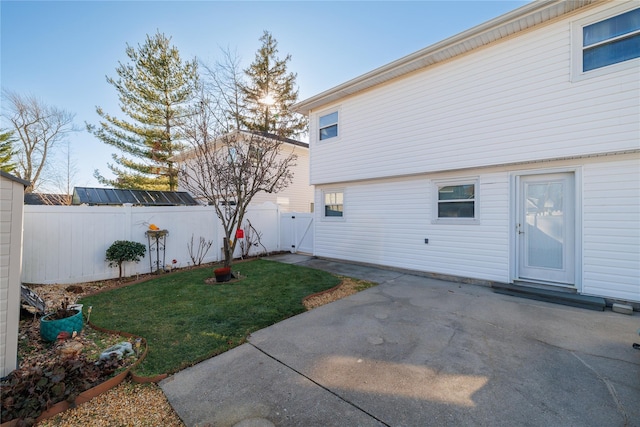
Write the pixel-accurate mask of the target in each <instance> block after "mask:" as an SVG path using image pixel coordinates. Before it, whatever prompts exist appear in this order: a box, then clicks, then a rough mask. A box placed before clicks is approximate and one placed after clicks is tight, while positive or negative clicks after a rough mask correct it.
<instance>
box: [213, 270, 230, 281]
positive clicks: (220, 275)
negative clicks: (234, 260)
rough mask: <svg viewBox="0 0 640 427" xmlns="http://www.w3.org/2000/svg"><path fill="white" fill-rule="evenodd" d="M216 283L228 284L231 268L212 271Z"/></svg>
mask: <svg viewBox="0 0 640 427" xmlns="http://www.w3.org/2000/svg"><path fill="white" fill-rule="evenodd" d="M213 274H214V275H215V276H216V282H228V281H229V280H231V267H220V268H216V269H215V270H213Z"/></svg>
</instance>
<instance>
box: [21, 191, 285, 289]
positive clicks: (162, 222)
mask: <svg viewBox="0 0 640 427" xmlns="http://www.w3.org/2000/svg"><path fill="white" fill-rule="evenodd" d="M246 219H247V220H248V221H250V223H251V225H252V226H253V227H254V228H255V229H256V230H257V231H258V232H259V233H260V234H261V239H260V242H261V245H254V246H252V247H251V251H250V253H249V255H253V254H256V253H262V252H263V251H264V248H263V246H264V247H265V248H266V250H267V251H269V252H275V251H279V250H281V249H280V213H279V211H278V207H277V206H276V205H275V204H272V203H265V204H264V205H260V206H256V207H252V208H250V209H249V210H248V212H247V218H246ZM149 224H155V225H157V226H158V227H159V228H160V229H166V230H167V231H168V235H167V236H166V242H165V252H164V261H165V264H172V261H173V260H174V259H175V260H176V261H177V263H176V264H175V266H177V267H186V266H189V265H192V264H193V261H192V259H191V256H190V254H189V247H190V245H191V239H192V237H193V252H194V253H195V252H197V250H198V245H199V242H200V237H203V238H204V239H205V241H213V244H212V246H211V248H210V249H209V251H208V252H207V255H206V257H205V258H204V259H203V260H202V263H208V262H216V261H220V260H222V258H223V256H222V246H223V237H224V231H223V230H222V225H221V223H220V221H219V219H218V217H217V215H216V213H215V209H214V208H213V207H211V206H176V207H133V206H116V207H113V206H109V207H106V206H105V207H103V206H25V207H24V248H23V267H22V281H23V282H24V283H38V284H52V283H62V284H70V283H81V282H89V281H96V280H105V279H111V278H117V277H118V268H117V267H109V265H108V262H107V261H105V257H106V251H107V248H108V247H109V246H111V244H112V243H113V242H114V241H116V240H132V241H136V242H140V243H142V244H144V245H145V246H146V247H147V254H146V256H145V258H144V259H142V260H141V261H140V262H138V263H125V264H124V272H123V276H133V275H136V274H146V273H149V272H151V271H155V269H156V268H157V266H156V263H155V261H156V259H155V258H156V252H155V250H154V251H153V253H152V254H151V257H152V263H151V266H150V259H149V256H150V254H149V250H148V240H147V237H146V235H145V232H146V231H147V230H148V229H149ZM246 225H247V222H244V223H243V227H246ZM238 246H239V245H238ZM283 249H284V250H288V249H289V248H283ZM236 256H240V251H239V249H238V248H237V252H236ZM162 261H163V259H162V256H161V259H160V262H161V263H162Z"/></svg>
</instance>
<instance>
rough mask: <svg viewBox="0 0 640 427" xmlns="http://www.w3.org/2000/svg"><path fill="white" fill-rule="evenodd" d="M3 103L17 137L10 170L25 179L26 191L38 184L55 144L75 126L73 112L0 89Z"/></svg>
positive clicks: (34, 98) (35, 187)
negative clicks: (12, 167)
mask: <svg viewBox="0 0 640 427" xmlns="http://www.w3.org/2000/svg"><path fill="white" fill-rule="evenodd" d="M2 95H3V98H4V99H5V102H6V103H7V105H8V107H7V113H6V114H5V117H6V118H7V120H9V122H10V123H11V124H12V126H13V130H14V135H15V136H16V137H17V140H18V142H17V150H16V151H17V152H16V154H15V157H16V163H17V165H16V168H15V170H14V173H15V174H16V175H17V176H18V177H19V178H22V179H24V180H25V181H29V182H30V185H29V186H28V187H27V189H26V191H27V192H32V191H34V189H37V188H38V185H39V184H40V183H41V180H42V173H43V171H44V169H45V167H46V165H47V163H48V160H49V158H50V156H51V153H52V150H53V149H54V148H55V146H56V145H57V144H58V143H59V142H60V141H62V140H64V139H65V137H66V136H67V135H68V134H69V133H70V132H74V131H75V130H76V129H75V128H74V126H73V119H74V117H75V114H72V113H70V112H68V111H66V110H63V109H60V108H57V107H54V106H50V105H47V104H45V103H43V102H42V101H40V100H39V99H37V98H36V97H34V96H21V95H19V94H17V93H15V92H11V91H6V90H5V91H3V93H2Z"/></svg>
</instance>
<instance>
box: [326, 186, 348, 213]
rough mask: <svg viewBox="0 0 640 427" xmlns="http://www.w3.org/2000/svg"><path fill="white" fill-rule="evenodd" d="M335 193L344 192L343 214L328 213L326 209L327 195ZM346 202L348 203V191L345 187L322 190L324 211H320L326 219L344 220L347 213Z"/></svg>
mask: <svg viewBox="0 0 640 427" xmlns="http://www.w3.org/2000/svg"><path fill="white" fill-rule="evenodd" d="M334 193H341V194H342V216H327V215H326V212H327V210H326V203H325V195H327V194H334ZM345 203H346V193H345V191H344V188H328V189H326V190H322V211H321V212H320V215H321V216H322V219H323V220H324V221H344V219H345V215H346V209H345Z"/></svg>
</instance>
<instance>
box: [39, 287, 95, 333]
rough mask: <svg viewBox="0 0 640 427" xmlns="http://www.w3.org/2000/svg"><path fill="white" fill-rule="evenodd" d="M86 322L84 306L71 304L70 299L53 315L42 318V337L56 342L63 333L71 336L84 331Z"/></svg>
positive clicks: (66, 299)
mask: <svg viewBox="0 0 640 427" xmlns="http://www.w3.org/2000/svg"><path fill="white" fill-rule="evenodd" d="M83 326H84V320H83V318H82V306H78V305H73V304H69V299H68V298H65V300H64V301H63V302H62V304H61V305H60V308H58V309H57V310H56V311H54V312H53V313H49V314H47V315H44V316H42V318H40V336H41V337H42V339H43V340H45V341H49V342H51V341H55V340H56V339H57V338H58V335H60V333H61V332H66V333H68V334H69V336H71V335H73V333H74V332H80V331H82V327H83Z"/></svg>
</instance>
